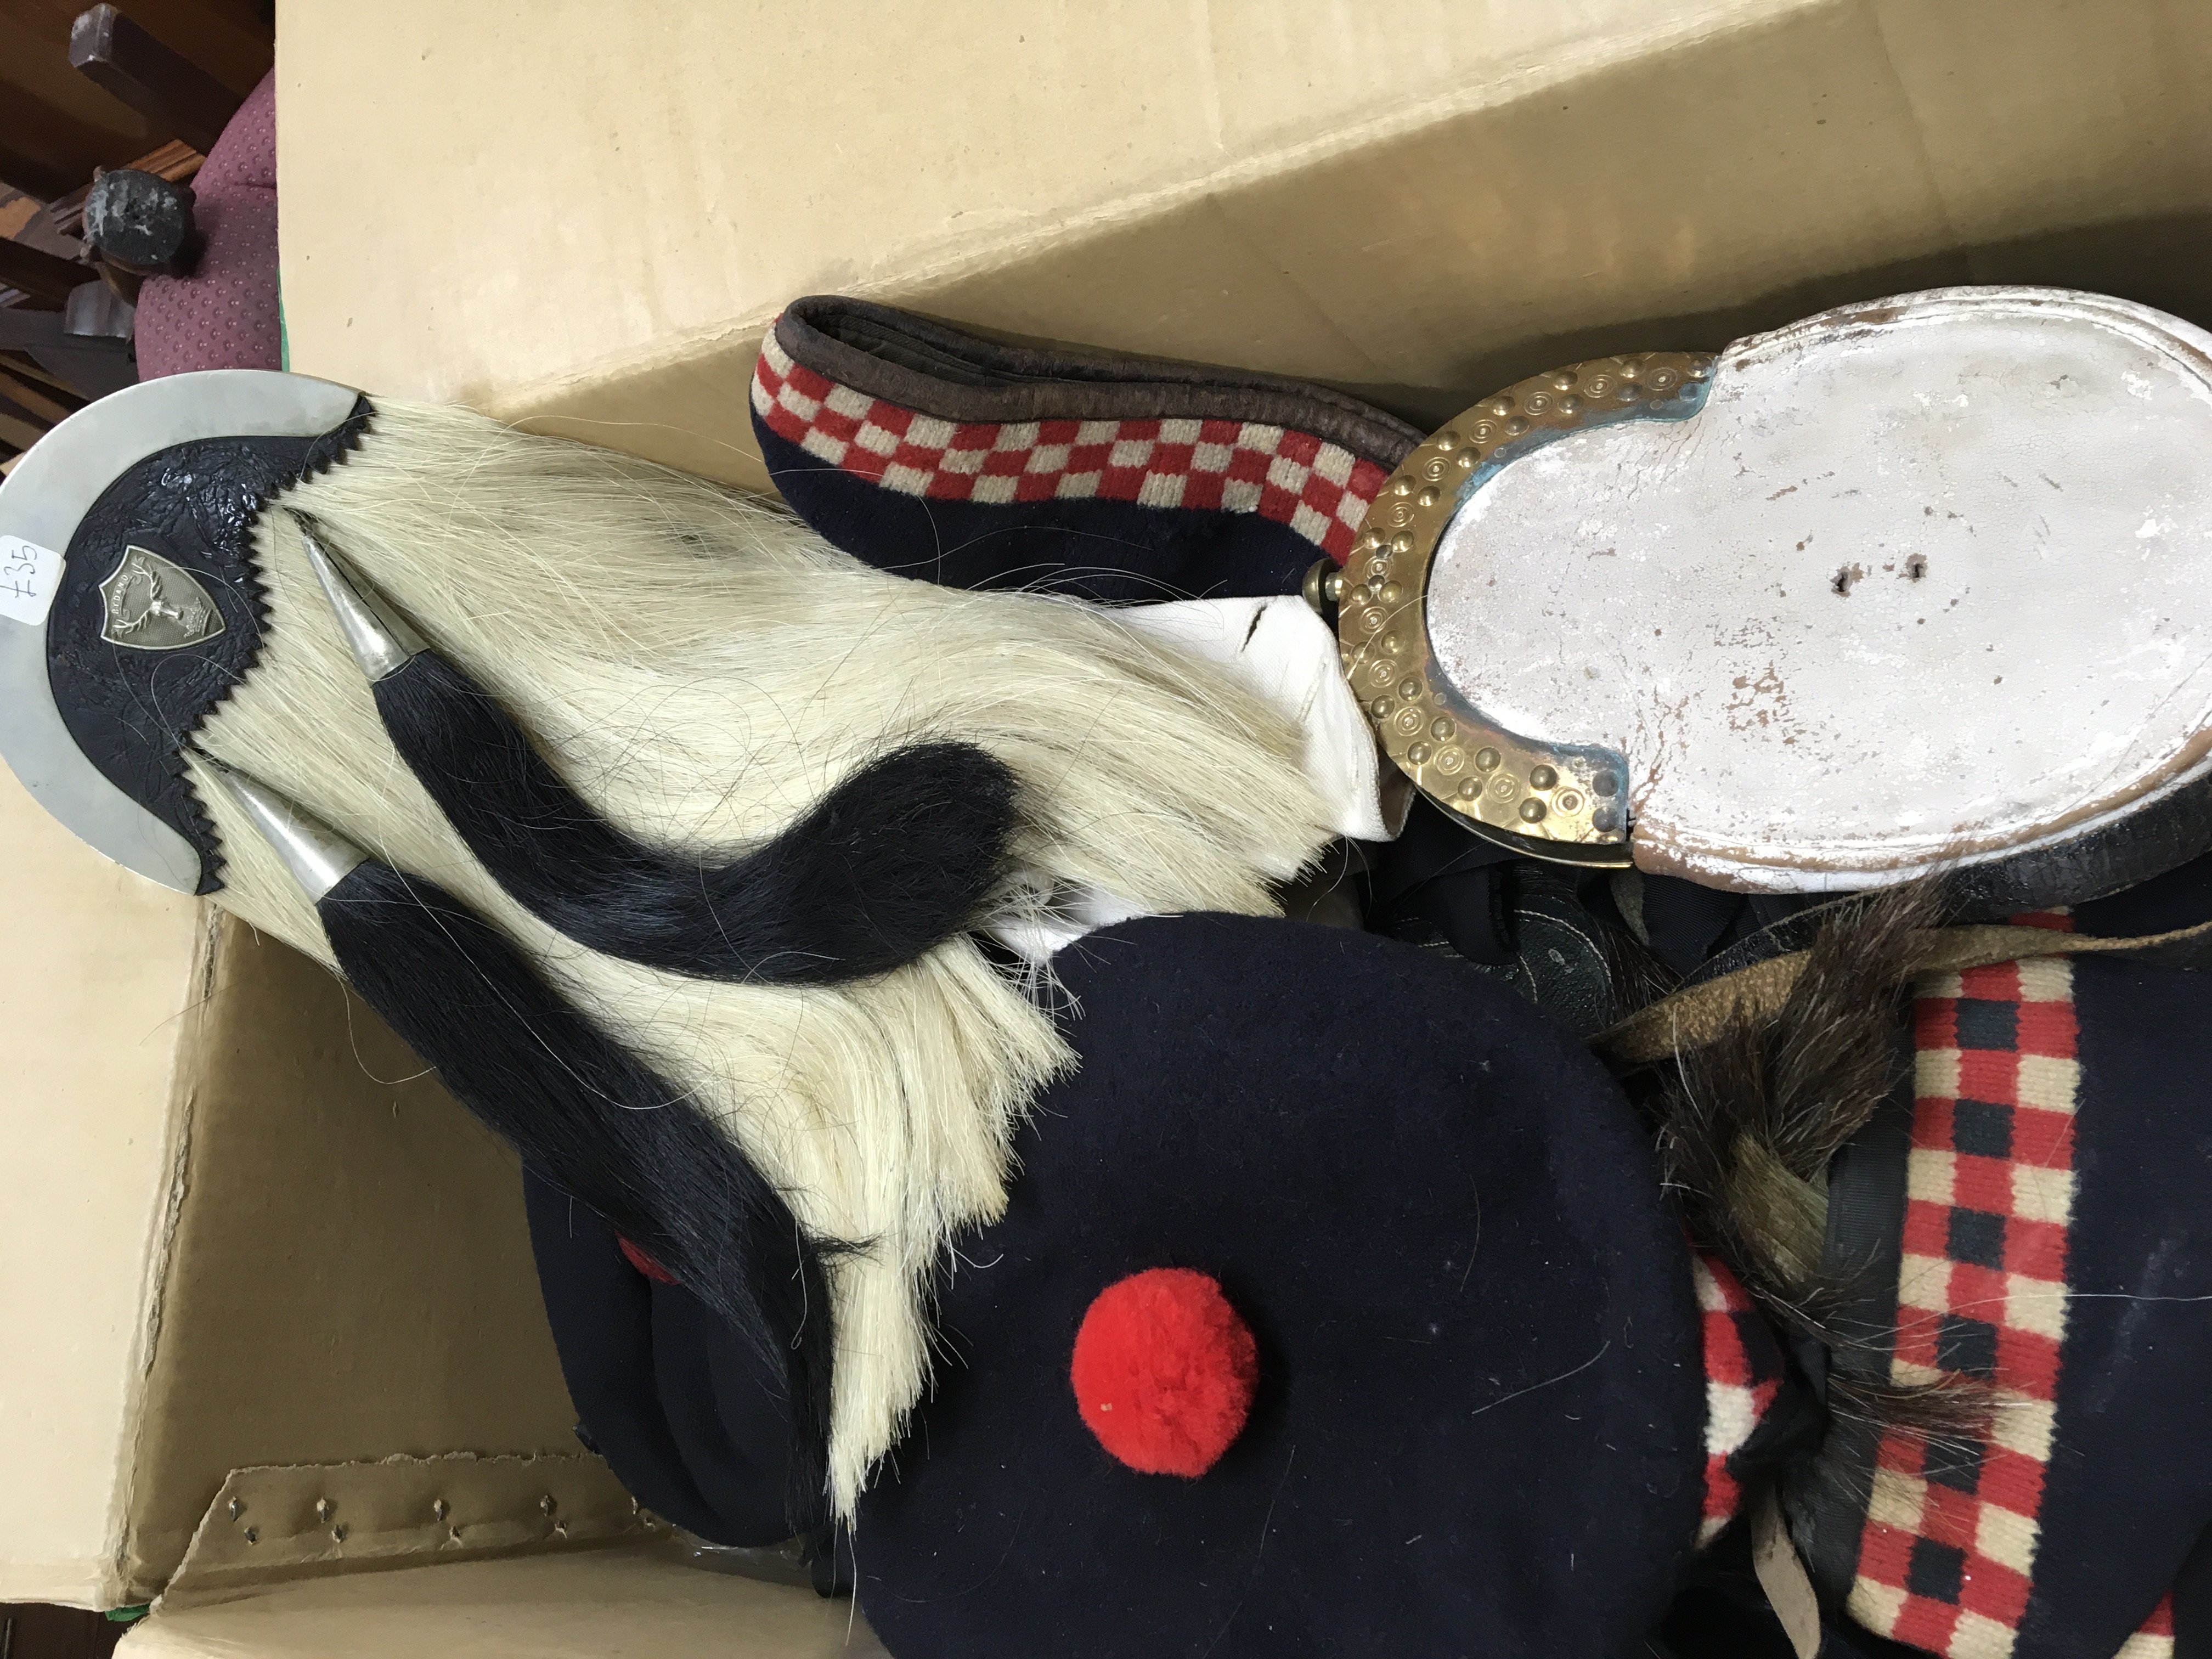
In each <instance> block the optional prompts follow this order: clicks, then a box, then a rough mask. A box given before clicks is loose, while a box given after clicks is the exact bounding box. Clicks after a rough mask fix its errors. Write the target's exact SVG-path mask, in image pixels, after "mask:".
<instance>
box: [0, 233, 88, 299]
mask: <svg viewBox="0 0 2212 1659" xmlns="http://www.w3.org/2000/svg"><path fill="white" fill-rule="evenodd" d="M92 280H94V277H93V274H92V272H91V271H89V270H87V269H85V267H84V266H82V265H81V264H77V263H76V261H75V260H72V259H64V258H61V257H60V256H59V255H58V254H53V253H48V252H46V251H45V250H43V249H41V248H35V247H32V246H29V245H28V244H27V243H23V242H16V241H10V240H8V239H7V238H5V237H0V285H4V286H5V287H8V288H12V289H20V290H21V292H22V293H23V294H25V295H27V296H28V298H29V302H30V303H31V304H32V305H33V306H34V307H38V308H39V309H40V310H45V311H58V310H59V309H60V308H61V307H62V304H63V302H64V301H66V300H67V299H68V298H69V296H70V289H74V288H75V287H76V286H77V284H79V283H86V282H90V281H92Z"/></svg>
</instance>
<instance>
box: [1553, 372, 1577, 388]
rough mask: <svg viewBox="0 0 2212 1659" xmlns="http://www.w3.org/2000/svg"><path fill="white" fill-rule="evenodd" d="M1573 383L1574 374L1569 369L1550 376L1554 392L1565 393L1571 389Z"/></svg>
mask: <svg viewBox="0 0 2212 1659" xmlns="http://www.w3.org/2000/svg"><path fill="white" fill-rule="evenodd" d="M1574 383H1575V372H1574V370H1572V369H1571V368H1563V369H1561V370H1560V371H1559V373H1558V374H1554V375H1553V376H1552V390H1553V391H1554V392H1565V391H1567V390H1569V389H1570V388H1571V387H1572V386H1573V385H1574Z"/></svg>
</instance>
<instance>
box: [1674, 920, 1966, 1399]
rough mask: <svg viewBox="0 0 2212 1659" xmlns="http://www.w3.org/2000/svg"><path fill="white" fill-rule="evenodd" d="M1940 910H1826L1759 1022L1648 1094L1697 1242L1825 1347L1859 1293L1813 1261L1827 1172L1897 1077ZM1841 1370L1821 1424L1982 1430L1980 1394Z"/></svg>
mask: <svg viewBox="0 0 2212 1659" xmlns="http://www.w3.org/2000/svg"><path fill="white" fill-rule="evenodd" d="M1942 910H1943V898H1942V888H1941V886H1940V884H1938V883H1936V882H1932V881H1931V882H1923V883H1918V884H1911V885H1907V886H1903V887H1898V888H1893V889H1891V890H1887V891H1884V892H1880V893H1876V894H1873V895H1870V896H1866V897H1863V898H1861V899H1858V900H1856V901H1852V902H1842V903H1838V904H1837V905H1835V906H1834V907H1833V908H1832V909H1831V910H1830V911H1829V913H1828V915H1827V918H1826V921H1823V923H1822V924H1821V926H1820V931H1819V932H1818V933H1816V934H1815V935H1814V939H1813V942H1812V944H1811V945H1810V946H1809V947H1808V950H1807V952H1806V961H1805V966H1804V969H1803V970H1802V972H1801V973H1800V974H1799V975H1798V977H1797V980H1796V983H1795V984H1794V985H1793V986H1792V987H1790V994H1789V998H1788V1000H1786V1001H1785V1002H1784V1005H1783V1006H1782V1008H1781V1010H1780V1012H1778V1013H1776V1014H1775V1015H1773V1016H1772V1017H1771V1018H1758V1017H1754V1016H1748V1015H1741V1016H1739V1017H1738V1018H1736V1019H1735V1021H1734V1023H1733V1024H1731V1025H1730V1026H1729V1028H1728V1029H1727V1030H1724V1031H1723V1032H1722V1033H1721V1034H1720V1035H1719V1036H1718V1038H1717V1040H1716V1041H1714V1042H1711V1043H1708V1044H1705V1045H1704V1046H1702V1047H1699V1048H1692V1049H1689V1050H1687V1051H1686V1052H1685V1053H1683V1054H1680V1056H1678V1058H1677V1059H1676V1060H1675V1062H1674V1066H1672V1068H1671V1071H1672V1073H1673V1074H1672V1076H1671V1077H1669V1078H1668V1079H1667V1080H1666V1082H1665V1084H1664V1085H1663V1086H1662V1089H1661V1091H1660V1094H1659V1097H1658V1101H1657V1103H1656V1104H1657V1110H1658V1114H1659V1138H1658V1147H1659V1153H1660V1160H1661V1167H1662V1171H1663V1173H1664V1176H1665V1179H1666V1182H1667V1184H1668V1187H1669V1188H1672V1189H1673V1190H1674V1192H1675V1193H1676V1194H1678V1195H1679V1197H1680V1200H1681V1203H1682V1207H1683V1211H1684V1215H1685V1219H1686V1221H1687V1222H1688V1224H1689V1226H1690V1230H1691V1232H1692V1235H1693V1236H1694V1237H1696V1239H1697V1241H1698V1243H1699V1244H1700V1245H1701V1246H1703V1247H1705V1248H1706V1249H1711V1250H1712V1251H1714V1252H1715V1253H1716V1254H1717V1255H1719V1256H1720V1257H1721V1259H1722V1260H1723V1261H1726V1262H1727V1263H1728V1264H1729V1267H1732V1268H1734V1269H1735V1272H1736V1273H1737V1274H1738V1275H1739V1276H1740V1277H1741V1279H1742V1280H1743V1285H1744V1288H1745V1289H1746V1290H1747V1291H1749V1292H1750V1293H1751V1295H1752V1297H1753V1298H1754V1299H1755V1300H1756V1301H1757V1302H1758V1303H1759V1305H1760V1306H1761V1307H1762V1308H1763V1309H1764V1310H1765V1312H1766V1313H1767V1314H1768V1315H1769V1316H1770V1317H1771V1318H1772V1319H1773V1320H1774V1321H1775V1322H1777V1323H1778V1325H1779V1326H1780V1327H1781V1328H1783V1329H1784V1330H1785V1331H1789V1332H1792V1333H1794V1334H1796V1335H1797V1336H1799V1337H1801V1338H1805V1339H1809V1340H1812V1341H1813V1342H1814V1343H1817V1344H1818V1345H1820V1346H1822V1347H1824V1348H1826V1349H1828V1350H1829V1351H1831V1352H1838V1351H1841V1350H1843V1349H1845V1348H1847V1347H1850V1346H1851V1344H1852V1339H1851V1338H1850V1337H1847V1336H1845V1335H1843V1334H1840V1326H1841V1324H1842V1321H1841V1320H1840V1319H1839V1318H1838V1312H1839V1310H1841V1309H1842V1308H1844V1306H1846V1305H1848V1304H1850V1303H1851V1302H1852V1301H1853V1300H1855V1299H1856V1297H1857V1296H1858V1295H1859V1294H1860V1292H1861V1291H1863V1288H1864V1287H1863V1286H1861V1285H1857V1284H1853V1283H1844V1282H1838V1279H1836V1277H1835V1276H1834V1275H1833V1274H1832V1273H1830V1272H1829V1271H1828V1270H1827V1267H1826V1262H1825V1261H1824V1254H1825V1252H1824V1243H1825V1237H1826V1220H1827V1198H1826V1184H1825V1177H1826V1172H1827V1170H1828V1165H1829V1164H1830V1161H1831V1160H1832V1158H1834V1157H1835V1155H1836V1154H1837V1153H1838V1152H1839V1151H1841V1150H1842V1148H1843V1146H1844V1143H1845V1142H1846V1141H1848V1140H1850V1139H1851V1137H1852V1136H1854V1135H1855V1134H1857V1133H1858V1131H1859V1130H1860V1129H1861V1128H1863V1127H1865V1125H1866V1124H1867V1122H1868V1121H1869V1120H1870V1119H1871V1118H1872V1117H1873V1116H1874V1115H1875V1112H1876V1111H1877V1110H1879V1109H1881V1106H1882V1105H1883V1103H1885V1102H1886V1101H1887V1100H1888V1099H1889V1097H1890V1096H1891V1093H1892V1091H1893V1090H1894V1089H1896V1088H1897V1087H1898V1086H1899V1084H1900V1083H1901V1082H1903V1081H1905V1061H1904V1051H1903V1048H1902V1046H1901V1041H1900V1039H1901V1036H1902V1033H1903V1031H1904V1030H1905V1019H1906V1018H1907V1007H1908V1004H1909V1002H1910V1000H1911V987H1912V980H1913V976H1914V975H1915V974H1916V973H1917V971H1918V962H1919V947H1920V944H1921V941H1922V939H1923V937H1924V935H1923V930H1924V929H1927V928H1929V927H1934V926H1936V924H1937V923H1938V922H1939V921H1941V920H1942ZM1881 1372H1882V1376H1881V1377H1879V1378H1875V1377H1869V1376H1867V1375H1863V1374H1859V1372H1858V1371H1857V1370H1856V1369H1845V1368H1838V1370H1834V1371H1833V1372H1832V1373H1831V1374H1830V1376H1829V1379H1828V1384H1827V1389H1828V1400H1827V1405H1828V1409H1829V1411H1830V1413H1832V1414H1833V1415H1838V1416H1844V1417H1849V1418H1853V1419H1857V1420H1859V1421H1860V1422H1862V1423H1865V1424H1870V1425H1874V1426H1875V1427H1877V1428H1887V1429H1893V1430H1897V1431H1902V1432H1905V1433H1908V1434H1912V1435H1917V1436H1921V1437H1926V1438H1929V1439H1931V1440H1941V1439H1942V1438H1944V1437H1948V1436H1951V1435H1957V1434H1962V1433H1968V1432H1972V1431H1974V1430H1975V1429H1976V1428H1977V1427H1978V1425H1981V1424H1983V1423H1984V1420H1985V1419H1986V1418H1987V1416H1988V1413H1989V1410H1990V1399H1989V1395H1988V1393H1987V1391H1986V1390H1985V1389H1979V1388H1978V1387H1976V1386H1974V1385H1972V1384H1969V1383H1963V1382H1956V1381H1945V1382H1942V1383H1935V1384H1931V1385H1928V1386H1924V1387H1923V1386H1916V1385H1911V1384H1900V1383H1891V1382H1888V1381H1887V1365H1886V1364H1884V1365H1883V1366H1881Z"/></svg>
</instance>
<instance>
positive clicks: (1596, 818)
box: [1590, 806, 1620, 834]
mask: <svg viewBox="0 0 2212 1659" xmlns="http://www.w3.org/2000/svg"><path fill="white" fill-rule="evenodd" d="M1590 828H1591V829H1599V830H1603V831H1605V832H1607V833H1608V834H1610V833H1611V832H1612V831H1613V830H1615V829H1620V812H1619V811H1617V810H1616V809H1615V808H1613V807H1610V806H1601V807H1599V808H1598V809H1597V811H1595V812H1593V813H1591V814H1590Z"/></svg>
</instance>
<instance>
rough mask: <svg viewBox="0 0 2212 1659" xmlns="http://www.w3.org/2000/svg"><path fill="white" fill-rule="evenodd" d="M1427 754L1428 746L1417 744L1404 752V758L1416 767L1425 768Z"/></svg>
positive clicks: (1427, 759) (1427, 758)
mask: <svg viewBox="0 0 2212 1659" xmlns="http://www.w3.org/2000/svg"><path fill="white" fill-rule="evenodd" d="M1429 753H1430V750H1429V745H1428V744H1425V743H1417V744H1414V745H1413V747H1412V748H1411V749H1408V750H1407V751H1406V758H1407V760H1409V761H1411V762H1413V764H1414V765H1416V766H1426V765H1427V764H1428V763H1429Z"/></svg>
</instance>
